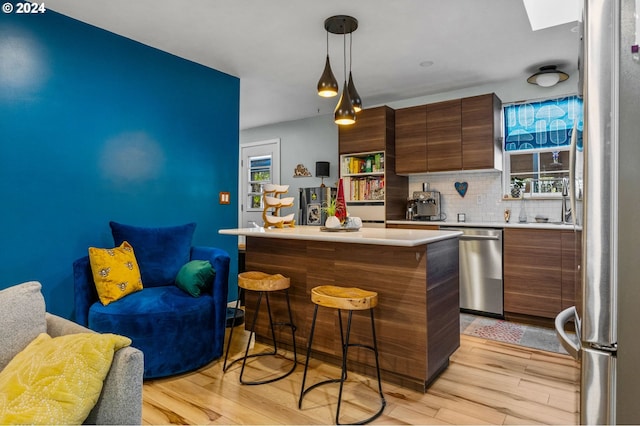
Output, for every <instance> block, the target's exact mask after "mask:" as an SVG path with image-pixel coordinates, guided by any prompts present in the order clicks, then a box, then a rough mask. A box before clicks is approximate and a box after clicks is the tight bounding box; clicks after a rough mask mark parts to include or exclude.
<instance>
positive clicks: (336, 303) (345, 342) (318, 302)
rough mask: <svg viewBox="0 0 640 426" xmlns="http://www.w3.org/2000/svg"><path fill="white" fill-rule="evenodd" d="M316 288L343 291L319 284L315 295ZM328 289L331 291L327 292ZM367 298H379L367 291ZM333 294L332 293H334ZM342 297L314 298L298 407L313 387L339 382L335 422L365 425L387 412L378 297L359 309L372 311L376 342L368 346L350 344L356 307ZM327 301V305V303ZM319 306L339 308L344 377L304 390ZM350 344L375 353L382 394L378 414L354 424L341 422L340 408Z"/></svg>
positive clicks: (335, 291)
mask: <svg viewBox="0 0 640 426" xmlns="http://www.w3.org/2000/svg"><path fill="white" fill-rule="evenodd" d="M317 289H323V290H324V291H325V292H326V293H329V292H331V293H335V294H338V295H340V292H341V291H342V290H343V289H341V288H339V287H331V286H325V287H316V288H315V289H313V290H312V294H313V291H314V290H317ZM327 290H328V291H327ZM346 291H348V292H354V291H356V292H361V293H364V292H363V291H362V290H360V289H346ZM366 294H367V297H371V295H375V296H376V297H377V295H376V294H375V293H372V292H367V293H366ZM331 296H332V297H333V295H331ZM339 297H340V296H338V297H334V298H333V299H328V302H327V300H325V299H322V298H317V299H315V300H314V299H313V298H312V301H313V303H314V304H315V308H314V311H313V319H312V321H311V331H310V333H309V341H308V344H307V359H306V361H305V365H304V373H303V376H302V388H301V390H300V399H299V400H298V408H299V409H301V408H302V399H303V398H304V396H305V395H306V394H307V393H308V392H309V391H311V390H312V389H315V388H317V387H319V386H322V385H326V384H329V383H340V390H339V393H338V404H337V408H336V417H335V421H336V422H335V423H336V424H337V425H346V424H349V425H351V424H353V425H360V424H366V423H369V422H371V421H373V420H375V419H377V418H378V417H379V416H380V415H381V414H382V412H383V411H384V409H385V407H386V406H387V401H386V400H385V397H384V393H383V392H382V382H381V377H380V364H379V362H378V344H377V342H376V329H375V321H374V316H373V306H375V304H377V299H376V300H375V303H373V304H369V305H368V306H367V305H364V304H360V307H361V308H360V309H357V310H364V309H367V310H369V314H370V318H371V336H372V341H373V344H372V345H366V344H362V343H349V337H350V334H351V318H352V315H353V309H345V308H344V307H343V306H342V305H343V303H342V302H341V301H340V300H339ZM325 303H327V304H325ZM348 303H351V301H348ZM318 306H324V307H328V308H337V310H338V320H339V327H340V340H341V344H342V367H341V378H339V379H327V380H323V381H321V382H318V383H315V384H313V385H311V386H309V387H308V388H306V389H305V382H306V379H307V370H308V368H309V358H310V357H311V346H312V344H313V335H314V332H315V327H316V319H317V317H318ZM362 306H366V307H364V308H362ZM343 309H344V310H348V312H349V315H348V321H347V332H346V338H345V333H344V331H343V327H342V314H341V311H342V310H343ZM350 347H359V348H363V349H368V350H370V351H371V352H373V355H374V358H375V365H376V373H377V379H378V380H377V381H378V393H379V395H380V408H379V409H378V411H376V412H375V413H373V414H372V415H371V416H370V417H368V418H367V419H364V420H359V421H357V422H354V423H340V407H341V405H342V391H343V386H344V383H345V381H346V380H347V358H348V352H349V351H348V349H349V348H350Z"/></svg>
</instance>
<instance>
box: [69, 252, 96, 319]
mask: <svg viewBox="0 0 640 426" xmlns="http://www.w3.org/2000/svg"><path fill="white" fill-rule="evenodd" d="M73 287H74V307H75V320H76V322H77V323H78V324H80V325H82V326H84V327H87V326H88V324H89V308H90V307H91V305H93V304H94V303H95V302H96V301H98V292H97V290H96V285H95V284H94V282H93V274H92V272H91V264H90V263H89V256H85V257H81V258H80V259H78V260H76V261H75V262H73Z"/></svg>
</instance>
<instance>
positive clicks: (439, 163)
mask: <svg viewBox="0 0 640 426" xmlns="http://www.w3.org/2000/svg"><path fill="white" fill-rule="evenodd" d="M461 104H462V103H461V100H460V99H454V100H451V101H445V102H438V103H435V104H429V105H427V170H428V171H429V172H440V171H448V170H460V169H462V126H461Z"/></svg>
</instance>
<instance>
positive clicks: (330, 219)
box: [322, 198, 342, 228]
mask: <svg viewBox="0 0 640 426" xmlns="http://www.w3.org/2000/svg"><path fill="white" fill-rule="evenodd" d="M322 211H323V212H325V213H326V214H327V220H326V221H325V224H324V226H325V227H327V228H340V226H342V224H341V223H340V219H338V218H337V217H336V212H337V211H338V201H337V200H336V199H335V198H331V199H330V200H329V201H326V202H325V203H324V204H323V206H322Z"/></svg>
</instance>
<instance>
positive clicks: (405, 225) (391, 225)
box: [386, 223, 440, 231]
mask: <svg viewBox="0 0 640 426" xmlns="http://www.w3.org/2000/svg"><path fill="white" fill-rule="evenodd" d="M386 227H387V228H396V229H420V230H423V231H439V230H440V225H418V224H416V225H411V224H408V223H387V226H386Z"/></svg>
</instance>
